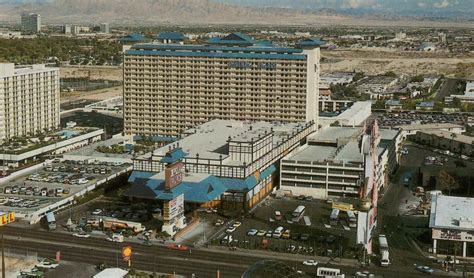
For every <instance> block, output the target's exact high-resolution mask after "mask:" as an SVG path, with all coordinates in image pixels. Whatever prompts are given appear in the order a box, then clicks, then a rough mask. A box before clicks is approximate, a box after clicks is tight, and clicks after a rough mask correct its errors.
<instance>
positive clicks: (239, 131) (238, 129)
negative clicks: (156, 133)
mask: <svg viewBox="0 0 474 278" xmlns="http://www.w3.org/2000/svg"><path fill="white" fill-rule="evenodd" d="M306 125H307V123H285V124H282V123H276V122H274V123H270V122H252V123H250V122H241V121H233V120H212V121H210V122H207V123H205V124H202V125H200V126H198V127H196V128H192V129H189V130H187V131H185V132H183V136H186V137H184V138H182V139H180V140H178V141H176V142H174V144H176V143H179V146H180V147H181V148H182V149H183V151H184V152H186V153H188V155H187V157H196V154H199V158H202V159H216V160H217V159H219V158H220V157H221V156H222V158H223V159H224V164H229V165H236V164H239V165H240V164H241V163H240V162H239V161H231V160H230V157H229V155H228V153H229V152H228V140H229V138H230V139H231V140H232V141H239V142H242V141H245V142H250V141H252V140H254V141H256V139H257V138H259V137H260V138H261V137H263V136H265V135H268V134H269V133H270V132H273V142H272V144H273V146H274V147H276V146H277V145H278V144H280V143H281V142H285V141H286V140H287V139H288V137H289V136H291V135H292V134H293V133H294V132H295V133H296V132H299V131H301V130H303V129H305V127H306ZM272 130H273V131H272ZM168 150H169V146H164V147H161V148H159V149H156V150H155V151H153V154H154V155H158V156H164V155H165V154H166V152H168ZM151 156H152V153H146V154H144V155H142V156H140V157H139V159H149V158H150V157H151Z"/></svg>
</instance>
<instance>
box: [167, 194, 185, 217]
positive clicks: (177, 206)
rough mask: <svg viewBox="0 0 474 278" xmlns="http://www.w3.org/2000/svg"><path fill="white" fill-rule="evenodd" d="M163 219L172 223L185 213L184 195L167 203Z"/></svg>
mask: <svg viewBox="0 0 474 278" xmlns="http://www.w3.org/2000/svg"><path fill="white" fill-rule="evenodd" d="M164 210H165V211H164V213H163V217H164V220H167V221H170V220H172V219H174V218H176V217H177V216H179V215H180V214H182V213H183V212H184V194H181V195H178V196H176V198H174V199H172V200H170V201H168V202H167V203H165V206H164Z"/></svg>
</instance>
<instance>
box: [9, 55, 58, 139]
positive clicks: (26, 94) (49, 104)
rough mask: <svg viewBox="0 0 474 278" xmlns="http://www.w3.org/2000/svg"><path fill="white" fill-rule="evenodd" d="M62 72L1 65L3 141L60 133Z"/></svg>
mask: <svg viewBox="0 0 474 278" xmlns="http://www.w3.org/2000/svg"><path fill="white" fill-rule="evenodd" d="M59 103H60V102H59V69H58V68H46V67H45V66H44V65H32V66H28V67H22V68H20V67H17V68H15V66H14V64H0V140H3V139H11V138H13V137H20V136H26V135H34V134H37V133H40V132H43V131H45V130H50V129H57V128H58V127H59V124H60V119H59Z"/></svg>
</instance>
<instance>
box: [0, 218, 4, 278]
mask: <svg viewBox="0 0 474 278" xmlns="http://www.w3.org/2000/svg"><path fill="white" fill-rule="evenodd" d="M0 233H1V234H2V278H5V250H4V247H5V244H4V242H3V228H1V227H0Z"/></svg>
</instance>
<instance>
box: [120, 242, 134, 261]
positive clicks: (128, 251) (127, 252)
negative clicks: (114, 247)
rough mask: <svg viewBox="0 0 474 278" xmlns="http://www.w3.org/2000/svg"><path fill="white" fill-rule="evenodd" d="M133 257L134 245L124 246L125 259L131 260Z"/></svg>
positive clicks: (123, 254) (123, 255) (123, 256)
mask: <svg viewBox="0 0 474 278" xmlns="http://www.w3.org/2000/svg"><path fill="white" fill-rule="evenodd" d="M131 257H132V246H125V247H123V248H122V258H123V260H124V261H126V262H127V261H129V260H130V258H131Z"/></svg>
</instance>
